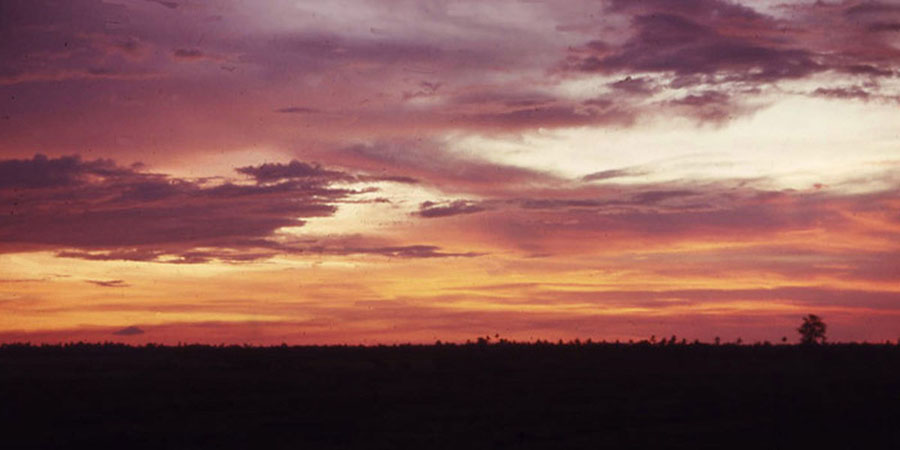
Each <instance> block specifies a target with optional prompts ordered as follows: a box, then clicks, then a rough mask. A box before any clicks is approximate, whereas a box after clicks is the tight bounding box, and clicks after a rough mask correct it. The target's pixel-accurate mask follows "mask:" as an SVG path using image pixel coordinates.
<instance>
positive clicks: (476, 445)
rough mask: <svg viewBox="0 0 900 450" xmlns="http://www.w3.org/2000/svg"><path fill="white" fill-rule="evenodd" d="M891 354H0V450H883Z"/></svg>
mask: <svg viewBox="0 0 900 450" xmlns="http://www.w3.org/2000/svg"><path fill="white" fill-rule="evenodd" d="M898 419H900V346H896V345H862V344H839V345H826V346H811V347H801V346H791V345H777V346H769V345H753V346H736V345H721V346H717V345H705V344H695V345H665V346H662V345H650V344H646V343H644V344H634V345H625V344H622V345H619V344H566V345H556V344H514V343H505V344H487V345H484V344H482V345H479V344H471V345H446V344H445V345H432V346H413V345H410V346H383V347H287V346H283V347H264V348H260V347H213V346H180V347H163V346H148V347H129V346H124V345H88V344H77V345H67V346H43V347H36V346H25V345H6V346H2V347H0V429H2V430H0V431H2V445H0V447H2V448H5V449H19V448H35V449H57V448H60V449H62V448H94V449H106V448H109V449H135V448H147V449H150V448H153V449H158V448H185V449H189V448H190V449H192V448H215V449H224V448H242V449H244V448H246V449H305V448H326V449H332V448H334V449H338V448H347V449H350V448H365V449H388V448H416V449H438V448H453V449H481V448H545V449H570V448H686V449H687V448H690V449H697V448H761V449H778V448H791V449H801V448H817V447H818V448H865V449H875V448H900V421H898Z"/></svg>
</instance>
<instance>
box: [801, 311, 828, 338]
mask: <svg viewBox="0 0 900 450" xmlns="http://www.w3.org/2000/svg"><path fill="white" fill-rule="evenodd" d="M826 328H827V326H826V325H825V322H823V321H822V318H821V317H819V316H817V315H815V314H810V315H808V316H806V317H804V318H803V324H802V325H800V328H797V332H798V333H800V343H801V344H805V345H814V344H824V343H825V330H826Z"/></svg>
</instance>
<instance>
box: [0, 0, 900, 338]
mask: <svg viewBox="0 0 900 450" xmlns="http://www.w3.org/2000/svg"><path fill="white" fill-rule="evenodd" d="M898 75H900V3H898V2H893V1H891V2H888V1H884V2H876V1H868V0H867V1H856V0H853V1H851V0H832V1H785V2H782V1H768V0H767V1H743V2H737V1H726V0H682V1H677V2H676V1H668V0H572V1H565V2H558V1H549V0H548V1H540V0H496V1H490V2H484V1H475V0H473V1H450V0H447V1H439V0H428V1H413V0H409V1H405V0H349V1H339V0H335V1H328V2H319V1H298V0H291V1H288V0H267V1H265V2H250V1H240V0H221V1H216V2H205V1H198V0H67V1H53V0H4V1H2V2H0V213H2V215H0V342H21V341H30V342H47V343H50V342H68V341H79V340H84V341H116V342H127V343H133V344H141V343H147V342H158V343H177V342H192V343H194V342H196V343H211V344H218V343H227V344H280V343H282V342H284V343H289V344H379V343H384V344H391V343H404V342H413V343H430V342H434V341H435V340H443V341H448V342H464V341H465V340H467V339H472V340H474V339H476V338H477V337H479V336H485V335H490V336H494V335H499V336H500V337H503V338H506V339H514V340H522V341H533V340H537V339H542V340H545V339H546V340H553V341H555V340H557V339H566V340H568V339H574V338H580V339H582V340H584V339H588V338H590V339H593V340H598V341H599V340H607V341H613V340H623V341H627V340H629V339H634V340H639V339H646V338H648V337H650V336H671V335H677V336H678V337H679V338H686V339H688V340H694V339H700V340H702V341H711V340H713V339H714V338H715V337H720V338H721V339H722V340H723V341H725V342H731V341H735V340H736V339H738V338H740V339H742V340H743V341H744V342H754V341H766V340H768V341H772V342H780V341H781V340H782V338H783V337H786V338H787V339H788V341H789V342H794V341H796V340H797V338H798V337H799V336H798V334H797V332H796V328H797V327H798V326H799V325H800V323H801V318H802V317H803V316H804V315H806V314H810V313H812V314H817V315H819V316H821V317H822V318H823V319H824V321H825V322H826V324H827V325H828V327H829V328H828V333H827V334H828V337H829V340H832V341H883V340H888V339H889V340H892V341H893V340H896V339H898V337H900V195H898V194H900V147H898V145H900V76H898Z"/></svg>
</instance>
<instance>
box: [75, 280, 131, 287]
mask: <svg viewBox="0 0 900 450" xmlns="http://www.w3.org/2000/svg"><path fill="white" fill-rule="evenodd" d="M85 281H87V282H88V283H91V284H94V285H97V286H101V287H128V286H129V284H128V283H126V282H125V280H85Z"/></svg>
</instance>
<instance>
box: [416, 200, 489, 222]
mask: <svg viewBox="0 0 900 450" xmlns="http://www.w3.org/2000/svg"><path fill="white" fill-rule="evenodd" d="M486 209H487V208H486V207H485V206H484V205H480V204H478V203H473V202H469V201H466V200H454V201H452V202H447V203H435V202H423V203H422V204H421V205H419V211H417V212H416V215H418V216H420V217H427V218H434V217H448V216H456V215H459V214H474V213H477V212H482V211H485V210H486Z"/></svg>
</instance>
